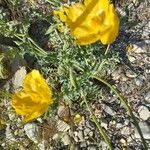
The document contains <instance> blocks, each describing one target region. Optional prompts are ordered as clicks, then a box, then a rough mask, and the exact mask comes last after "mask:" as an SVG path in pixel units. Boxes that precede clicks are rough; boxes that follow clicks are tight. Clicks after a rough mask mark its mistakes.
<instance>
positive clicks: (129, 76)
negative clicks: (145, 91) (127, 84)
mask: <svg viewBox="0 0 150 150" xmlns="http://www.w3.org/2000/svg"><path fill="white" fill-rule="evenodd" d="M126 76H127V77H128V78H135V77H137V74H136V73H135V72H133V71H132V70H129V69H128V70H126Z"/></svg>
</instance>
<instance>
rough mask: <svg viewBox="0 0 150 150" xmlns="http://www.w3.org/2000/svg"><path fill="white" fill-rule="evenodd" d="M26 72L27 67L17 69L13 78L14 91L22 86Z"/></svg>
mask: <svg viewBox="0 0 150 150" xmlns="http://www.w3.org/2000/svg"><path fill="white" fill-rule="evenodd" d="M26 73H27V72H26V69H25V67H21V68H19V69H18V70H17V71H16V73H15V74H14V76H13V78H12V86H13V90H14V91H16V90H18V89H19V88H20V87H21V86H22V84H23V80H24V78H25V76H26Z"/></svg>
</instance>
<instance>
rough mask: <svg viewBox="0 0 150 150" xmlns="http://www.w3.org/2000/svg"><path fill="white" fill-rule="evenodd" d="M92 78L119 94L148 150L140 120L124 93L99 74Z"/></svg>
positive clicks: (145, 148) (145, 149)
mask: <svg viewBox="0 0 150 150" xmlns="http://www.w3.org/2000/svg"><path fill="white" fill-rule="evenodd" d="M92 78H94V79H96V80H98V81H100V82H102V83H104V84H105V85H107V86H108V87H109V88H110V89H111V90H112V91H113V92H114V93H115V94H116V95H117V97H118V98H119V100H120V101H121V102H122V103H123V104H124V106H125V108H126V110H127V111H128V112H129V114H130V116H131V118H132V119H133V122H134V125H135V126H136V128H137V131H138V133H139V135H140V137H141V140H142V143H143V147H144V150H148V148H147V143H146V141H145V139H144V137H143V134H142V131H141V129H140V126H139V124H138V122H137V120H136V117H135V116H134V114H133V112H132V110H131V108H130V106H129V105H128V102H127V100H126V99H125V98H124V97H123V95H121V94H120V92H119V90H118V89H116V88H114V87H113V86H112V85H111V84H109V83H108V82H107V81H105V80H103V79H101V78H99V77H97V76H95V75H93V76H92Z"/></svg>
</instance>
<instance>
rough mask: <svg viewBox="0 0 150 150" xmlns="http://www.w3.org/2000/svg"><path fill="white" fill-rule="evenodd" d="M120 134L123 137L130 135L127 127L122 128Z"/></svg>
mask: <svg viewBox="0 0 150 150" xmlns="http://www.w3.org/2000/svg"><path fill="white" fill-rule="evenodd" d="M121 134H123V135H130V134H131V131H130V128H129V127H124V128H123V129H122V130H121Z"/></svg>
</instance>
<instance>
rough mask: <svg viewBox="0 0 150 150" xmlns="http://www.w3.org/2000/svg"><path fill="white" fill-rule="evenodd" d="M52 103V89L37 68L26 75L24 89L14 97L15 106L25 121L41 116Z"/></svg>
mask: <svg viewBox="0 0 150 150" xmlns="http://www.w3.org/2000/svg"><path fill="white" fill-rule="evenodd" d="M52 103H53V100H52V92H51V89H50V88H49V87H48V85H47V83H46V81H45V80H44V78H43V77H42V75H41V74H40V73H39V71H37V70H33V71H31V72H30V73H29V74H27V75H26V77H25V79H24V83H23V90H22V91H20V92H16V93H15V94H14V95H13V97H12V106H13V108H14V109H15V111H16V113H17V114H19V115H22V116H24V120H25V121H30V120H32V119H34V118H37V117H39V116H41V115H42V114H43V113H44V112H45V111H46V110H47V108H48V106H49V105H50V104H52Z"/></svg>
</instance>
